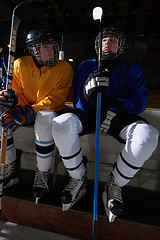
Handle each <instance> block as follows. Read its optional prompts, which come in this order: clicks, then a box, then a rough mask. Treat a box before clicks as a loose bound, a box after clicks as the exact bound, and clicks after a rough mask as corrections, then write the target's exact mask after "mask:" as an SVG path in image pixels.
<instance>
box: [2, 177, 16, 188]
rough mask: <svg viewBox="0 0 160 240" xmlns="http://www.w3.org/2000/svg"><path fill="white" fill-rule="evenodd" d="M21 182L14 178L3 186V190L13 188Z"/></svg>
mask: <svg viewBox="0 0 160 240" xmlns="http://www.w3.org/2000/svg"><path fill="white" fill-rule="evenodd" d="M18 182H19V178H14V179H12V180H11V181H10V182H9V183H7V184H6V185H5V186H3V188H4V189H5V188H9V187H11V186H14V185H16V184H17V183H18Z"/></svg>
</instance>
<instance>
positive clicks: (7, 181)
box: [3, 149, 22, 189]
mask: <svg viewBox="0 0 160 240" xmlns="http://www.w3.org/2000/svg"><path fill="white" fill-rule="evenodd" d="M16 155H17V158H16V160H15V161H14V162H12V163H10V164H6V165H5V167H4V181H3V188H4V189H5V188H8V187H11V186H13V185H15V184H17V183H18V182H19V176H20V158H21V155H22V151H21V150H19V149H16Z"/></svg>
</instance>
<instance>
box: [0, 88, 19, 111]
mask: <svg viewBox="0 0 160 240" xmlns="http://www.w3.org/2000/svg"><path fill="white" fill-rule="evenodd" d="M17 103H18V97H17V94H16V92H15V91H14V90H11V91H9V90H3V91H0V111H7V110H9V109H10V108H11V107H13V106H15V105H16V104H17Z"/></svg>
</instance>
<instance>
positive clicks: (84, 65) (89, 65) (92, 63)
mask: <svg viewBox="0 0 160 240" xmlns="http://www.w3.org/2000/svg"><path fill="white" fill-rule="evenodd" d="M82 69H83V71H88V69H89V70H90V71H91V72H92V71H94V70H95V69H97V60H96V59H95V58H93V59H87V60H85V61H83V62H81V63H80V64H79V66H78V67H77V71H78V70H82Z"/></svg>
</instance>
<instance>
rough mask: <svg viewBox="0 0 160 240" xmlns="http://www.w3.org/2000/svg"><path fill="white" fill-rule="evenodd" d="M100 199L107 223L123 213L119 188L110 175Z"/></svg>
mask: <svg viewBox="0 0 160 240" xmlns="http://www.w3.org/2000/svg"><path fill="white" fill-rule="evenodd" d="M102 199H103V204H104V208H105V211H106V214H107V216H108V219H109V222H110V223H112V222H114V220H115V218H116V217H118V216H120V215H121V214H122V212H123V201H122V196H121V187H119V186H118V185H117V184H116V183H115V181H114V176H113V174H112V173H111V174H110V176H109V179H108V181H107V183H106V185H105V191H104V192H103V194H102Z"/></svg>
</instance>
